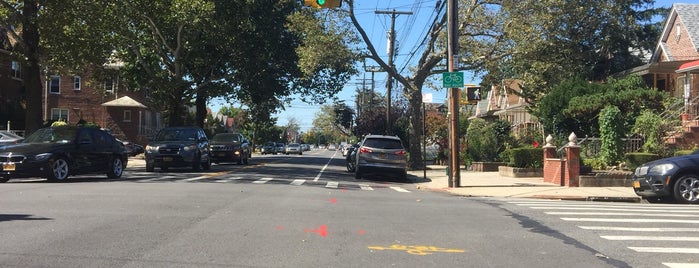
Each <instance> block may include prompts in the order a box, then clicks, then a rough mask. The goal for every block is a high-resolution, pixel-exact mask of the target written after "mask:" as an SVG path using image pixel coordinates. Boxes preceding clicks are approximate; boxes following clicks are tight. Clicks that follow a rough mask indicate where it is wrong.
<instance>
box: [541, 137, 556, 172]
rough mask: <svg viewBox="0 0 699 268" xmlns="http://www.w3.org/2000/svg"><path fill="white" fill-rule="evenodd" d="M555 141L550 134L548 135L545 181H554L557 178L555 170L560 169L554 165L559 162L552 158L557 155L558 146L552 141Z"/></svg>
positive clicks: (545, 155) (545, 150)
mask: <svg viewBox="0 0 699 268" xmlns="http://www.w3.org/2000/svg"><path fill="white" fill-rule="evenodd" d="M552 141H553V137H551V135H549V136H548V137H546V145H544V147H543V149H544V182H553V181H554V180H555V176H556V175H555V173H556V172H555V171H556V170H558V168H557V167H554V165H556V163H557V162H552V161H551V160H550V159H553V158H555V157H556V146H554V145H553V144H552V143H551V142H552Z"/></svg>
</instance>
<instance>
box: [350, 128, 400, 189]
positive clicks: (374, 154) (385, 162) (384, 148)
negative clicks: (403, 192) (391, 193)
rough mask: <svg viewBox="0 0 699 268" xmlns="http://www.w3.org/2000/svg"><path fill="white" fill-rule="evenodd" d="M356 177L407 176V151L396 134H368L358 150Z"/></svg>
mask: <svg viewBox="0 0 699 268" xmlns="http://www.w3.org/2000/svg"><path fill="white" fill-rule="evenodd" d="M356 161H357V162H356V163H357V164H356V166H355V170H356V171H355V175H354V176H355V178H356V179H361V178H362V177H363V176H364V175H366V174H387V175H391V176H395V177H397V178H398V179H400V180H405V179H406V177H407V169H406V168H407V152H406V151H405V148H404V147H403V143H402V142H401V141H400V138H398V137H396V136H384V135H367V136H366V137H364V140H363V141H362V143H361V146H359V148H357V150H356Z"/></svg>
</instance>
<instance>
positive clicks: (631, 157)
mask: <svg viewBox="0 0 699 268" xmlns="http://www.w3.org/2000/svg"><path fill="white" fill-rule="evenodd" d="M625 158H626V166H627V167H628V168H629V169H635V168H637V167H639V166H641V165H643V164H644V163H648V162H650V161H653V160H658V159H660V155H658V154H654V153H627V154H626V156H625Z"/></svg>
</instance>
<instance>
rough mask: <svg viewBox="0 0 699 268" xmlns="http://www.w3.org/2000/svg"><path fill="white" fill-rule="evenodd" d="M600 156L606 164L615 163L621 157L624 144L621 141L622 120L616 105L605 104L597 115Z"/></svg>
mask: <svg viewBox="0 0 699 268" xmlns="http://www.w3.org/2000/svg"><path fill="white" fill-rule="evenodd" d="M599 127H600V141H601V143H602V144H601V148H600V158H601V159H602V160H603V161H604V162H605V164H607V165H615V164H616V163H617V162H619V160H621V158H622V150H623V148H624V145H623V144H622V142H621V136H622V133H623V130H622V127H623V120H622V118H621V111H620V110H619V108H618V107H616V106H607V107H605V108H604V109H602V111H601V112H600V115H599Z"/></svg>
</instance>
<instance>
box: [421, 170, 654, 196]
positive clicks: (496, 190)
mask: <svg viewBox="0 0 699 268" xmlns="http://www.w3.org/2000/svg"><path fill="white" fill-rule="evenodd" d="M408 174H409V175H412V176H415V177H414V178H415V180H416V181H417V186H416V187H417V188H418V189H424V190H433V191H443V192H448V193H450V194H454V195H460V196H488V197H512V198H541V199H561V200H588V201H617V202H640V201H641V198H640V197H638V196H637V195H636V194H635V193H634V191H633V188H631V187H567V186H558V185H555V184H552V183H546V182H544V178H542V177H539V178H512V177H503V176H500V174H499V173H498V172H473V171H465V170H462V171H461V185H460V187H454V188H449V187H448V185H449V184H448V180H449V177H448V176H447V173H446V167H444V166H428V170H427V178H426V179H425V178H424V171H422V170H413V171H408Z"/></svg>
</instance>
